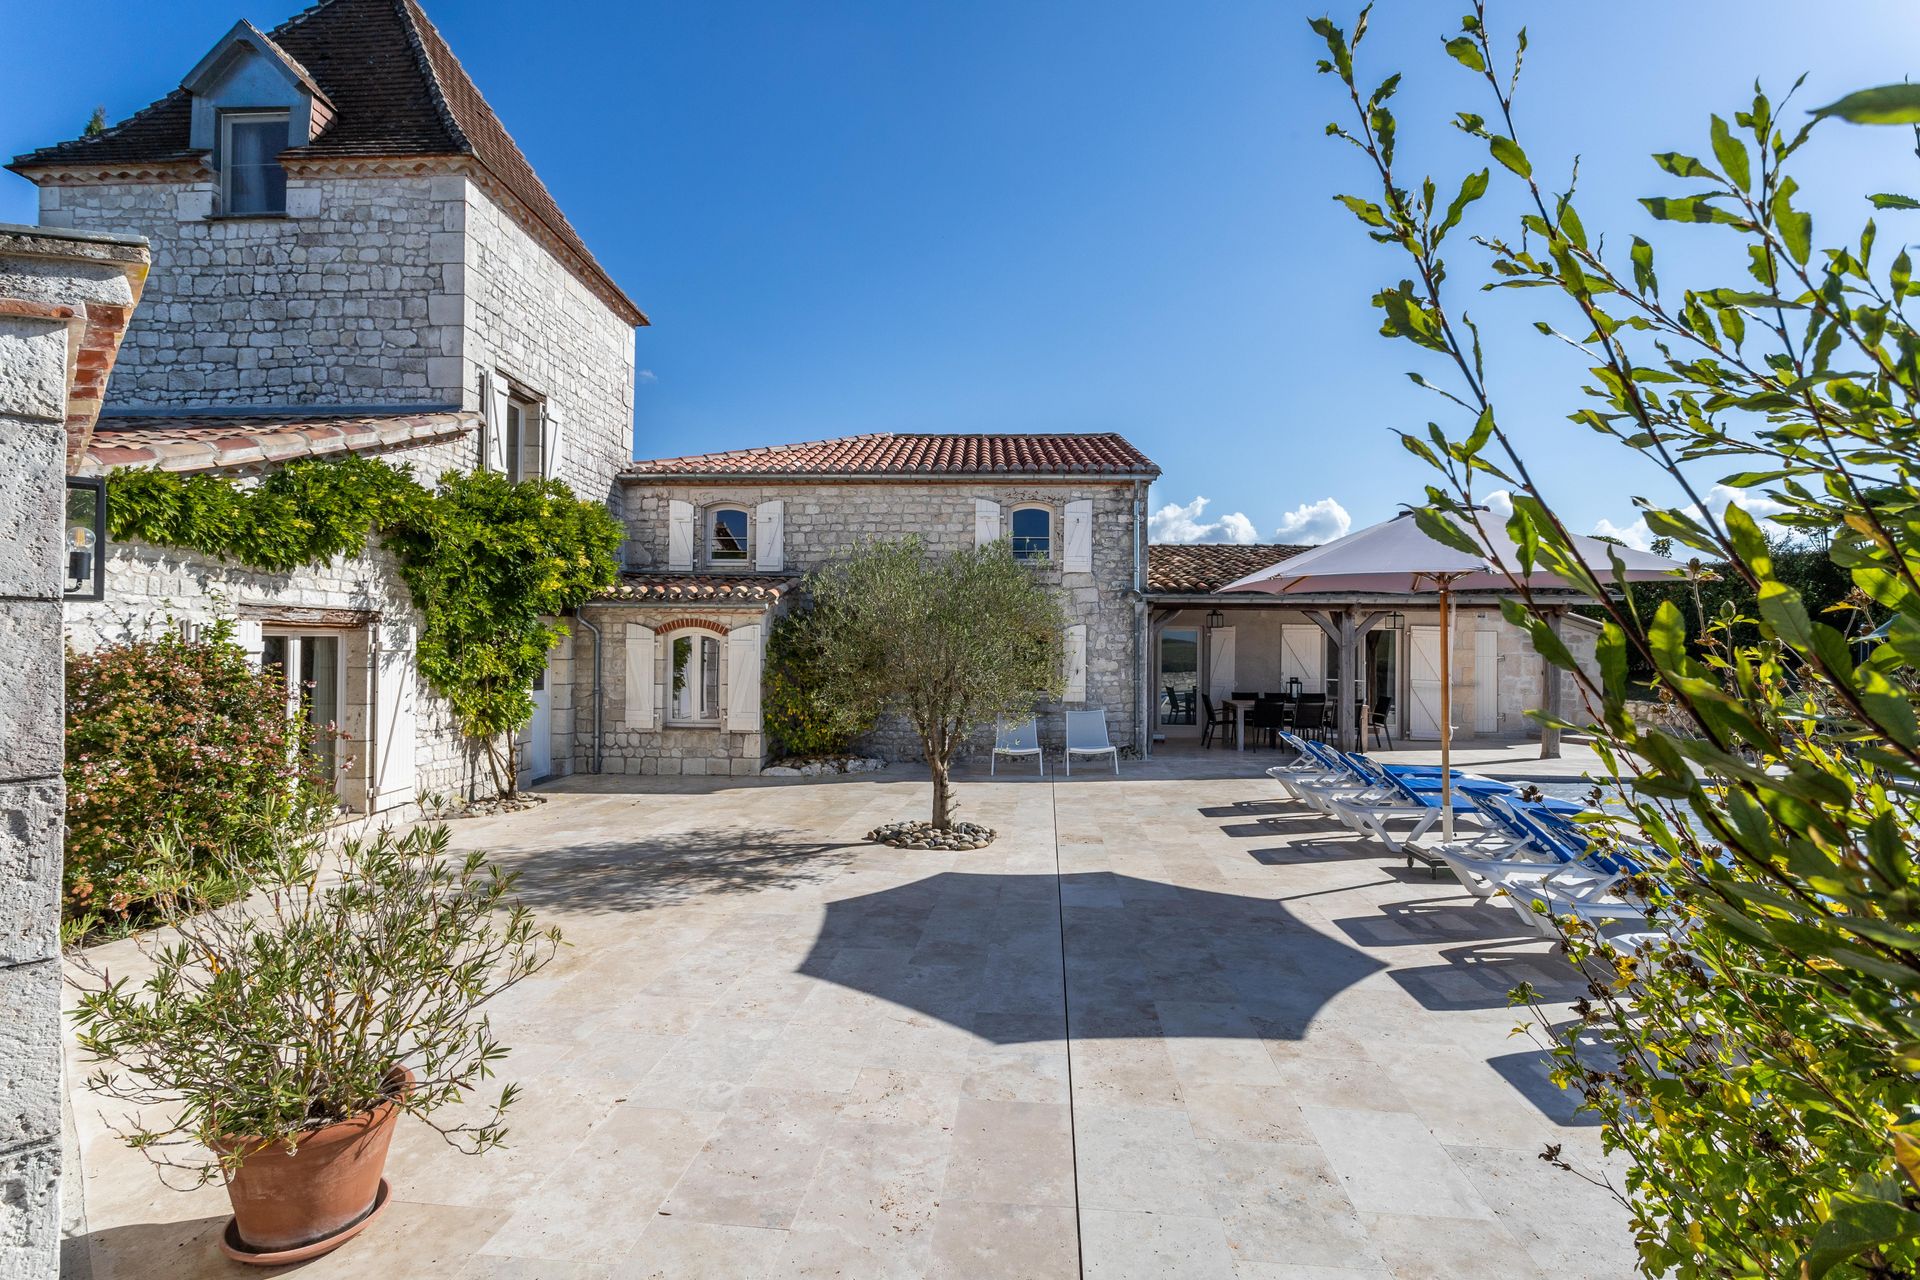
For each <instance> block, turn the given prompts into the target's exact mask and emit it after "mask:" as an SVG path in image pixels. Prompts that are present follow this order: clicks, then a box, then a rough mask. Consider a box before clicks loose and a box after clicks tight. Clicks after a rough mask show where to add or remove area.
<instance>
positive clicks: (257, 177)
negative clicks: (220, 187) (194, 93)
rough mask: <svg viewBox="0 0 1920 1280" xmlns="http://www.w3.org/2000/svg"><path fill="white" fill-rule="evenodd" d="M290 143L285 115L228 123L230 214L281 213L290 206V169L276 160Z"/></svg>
mask: <svg viewBox="0 0 1920 1280" xmlns="http://www.w3.org/2000/svg"><path fill="white" fill-rule="evenodd" d="M286 145H287V122H286V118H285V117H281V118H279V119H270V120H230V121H228V122H227V137H226V154H225V155H223V156H222V157H221V167H222V169H223V170H224V171H225V174H226V180H227V204H226V212H228V213H281V212H284V211H285V210H286V207H287V172H286V170H284V169H282V168H281V167H280V165H279V163H278V162H277V161H276V160H275V159H274V157H276V156H277V155H279V154H280V152H281V151H283V150H285V149H286Z"/></svg>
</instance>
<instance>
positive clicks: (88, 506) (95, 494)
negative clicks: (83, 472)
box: [64, 476, 107, 600]
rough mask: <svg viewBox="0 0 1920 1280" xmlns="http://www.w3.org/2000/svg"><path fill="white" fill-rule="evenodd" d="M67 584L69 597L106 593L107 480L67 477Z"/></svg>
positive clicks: (98, 596) (101, 596)
mask: <svg viewBox="0 0 1920 1280" xmlns="http://www.w3.org/2000/svg"><path fill="white" fill-rule="evenodd" d="M65 550H66V557H67V563H66V587H65V593H64V594H65V595H66V598H67V599H69V600H104V599H106V597H107V482H106V480H104V479H103V478H101V477H99V476H87V477H78V478H76V477H72V476H69V477H68V478H67V535H66V548H65Z"/></svg>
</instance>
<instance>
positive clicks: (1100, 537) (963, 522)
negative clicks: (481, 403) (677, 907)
mask: <svg viewBox="0 0 1920 1280" xmlns="http://www.w3.org/2000/svg"><path fill="white" fill-rule="evenodd" d="M1159 473H1160V472H1159V468H1158V467H1156V466H1154V465H1153V463H1152V462H1150V461H1148V460H1147V459H1146V458H1145V457H1144V456H1143V455H1142V454H1141V453H1140V452H1139V451H1138V450H1137V449H1135V448H1134V447H1133V446H1132V445H1131V444H1129V443H1128V442H1127V441H1126V440H1124V439H1122V438H1121V437H1119V436H1117V435H1112V434H1087V435H985V434H979V435H974V434H968V435H911V434H903V433H883V434H875V435H862V436H850V437H845V438H842V439H836V440H821V441H813V442H808V443H803V444H788V445H776V446H773V447H770V448H760V449H742V450H736V451H732V452H726V453H710V454H702V455H698V456H693V457H680V458H657V459H650V460H647V461H641V462H635V463H633V464H632V465H631V466H629V467H628V468H627V469H626V470H625V471H624V472H623V473H622V474H621V476H620V483H621V485H622V487H623V488H624V489H625V495H624V497H623V500H622V505H623V510H624V513H625V521H626V526H627V544H626V557H627V570H628V571H627V573H626V574H625V575H624V577H623V581H622V583H621V586H620V587H619V589H618V590H617V592H616V593H614V594H613V595H611V596H609V597H608V598H606V599H603V600H600V601H597V602H595V603H594V604H593V605H591V606H588V607H587V608H584V609H583V610H582V611H581V619H582V621H583V622H585V623H587V624H589V625H588V626H587V627H583V628H581V629H580V630H577V631H576V632H575V636H574V648H575V653H576V657H575V663H574V675H573V695H572V702H573V705H574V706H575V707H576V708H578V709H579V711H578V713H577V714H576V716H575V720H574V723H575V726H576V734H575V739H574V751H575V756H576V758H575V767H576V768H579V769H582V770H604V771H606V772H625V773H643V774H655V773H670V774H677V773H692V774H708V773H732V774H746V773H754V772H757V771H758V770H759V768H760V767H761V765H762V764H763V763H764V761H765V759H766V756H767V753H768V750H769V748H770V745H771V744H769V743H768V742H767V741H766V739H765V736H764V735H763V734H762V733H761V731H760V730H761V717H760V677H761V663H762V658H763V655H764V653H765V649H766V642H767V633H768V630H769V628H770V626H771V624H772V622H773V621H774V619H776V618H777V617H778V616H779V615H780V614H781V612H783V611H784V610H785V609H787V608H788V607H789V606H790V605H791V604H792V603H793V601H794V598H795V593H796V591H797V590H798V588H799V587H800V577H801V575H803V574H805V573H806V572H807V571H809V570H811V569H815V568H818V567H819V566H821V565H822V564H824V563H826V562H827V561H828V560H830V559H831V558H832V557H834V556H835V555H837V554H839V553H841V552H843V551H846V550H848V549H850V548H852V547H854V546H856V545H858V544H859V543H860V542H862V541H866V540H869V539H894V538H901V537H905V536H906V535H908V534H915V535H918V536H919V537H920V538H921V539H922V540H923V541H924V542H925V544H926V546H927V548H928V549H929V550H930V551H931V552H933V553H934V554H936V555H938V554H940V553H942V552H946V551H951V550H954V549H957V548H961V547H968V546H973V545H976V544H980V543H985V542H991V541H993V540H995V539H997V538H1000V537H1003V536H1005V537H1008V538H1010V539H1011V540H1012V543H1013V548H1014V554H1015V555H1016V556H1019V557H1021V558H1022V559H1023V560H1027V561H1029V562H1030V563H1031V565H1032V568H1033V572H1034V573H1035V574H1036V575H1037V576H1038V577H1039V578H1040V579H1041V580H1042V581H1044V582H1046V583H1047V584H1048V585H1050V586H1052V587H1054V588H1056V589H1057V590H1058V591H1059V592H1060V594H1061V598H1062V602H1063V604H1064V605H1065V607H1066V610H1067V614H1068V627H1067V632H1066V635H1065V636H1064V637H1063V642H1064V648H1065V653H1066V663H1067V669H1066V671H1065V673H1064V675H1065V680H1066V695H1065V697H1064V699H1063V702H1064V704H1065V705H1066V706H1069V707H1076V708H1077V707H1100V708H1104V709H1105V710H1106V712H1107V724H1108V729H1109V732H1110V734H1111V735H1112V738H1113V740H1114V741H1115V742H1116V743H1118V744H1120V745H1122V746H1136V745H1138V744H1139V727H1140V725H1141V724H1142V723H1143V717H1144V716H1145V714H1146V710H1147V709H1146V708H1145V707H1144V705H1143V704H1142V701H1141V698H1140V689H1141V685H1140V680H1139V678H1138V672H1139V670H1140V661H1141V648H1140V640H1141V636H1142V622H1143V618H1144V613H1143V609H1144V602H1143V598H1142V595H1141V587H1142V585H1143V581H1144V579H1143V574H1144V571H1145V563H1146V555H1147V544H1146V527H1147V526H1146V497H1147V487H1148V485H1150V484H1151V483H1152V481H1153V480H1154V478H1155V477H1156V476H1158V475H1159ZM595 633H597V634H598V636H599V643H600V645H601V646H602V648H601V650H600V651H598V652H597V654H596V652H595V651H593V650H592V649H591V647H590V646H591V644H592V642H593V636H594V634H595ZM582 646H588V647H587V648H583V647H582ZM595 662H597V664H598V666H597V669H598V672H599V675H598V679H597V681H596V679H595V676H594V670H595V667H594V663H595ZM1059 711H1060V708H1059V707H1046V708H1042V709H1041V725H1042V734H1043V737H1044V738H1045V740H1046V741H1047V742H1049V743H1050V744H1051V745H1053V746H1055V747H1057V746H1058V745H1059V742H1060V738H1061V735H1062V725H1063V720H1062V718H1061V716H1060V714H1059ZM596 724H597V725H598V726H599V727H598V730H597V731H596V729H595V725H596ZM990 736H991V731H990V730H984V731H983V733H982V737H981V740H980V742H979V743H977V744H976V745H977V746H982V745H990ZM862 749H863V750H865V751H869V752H871V753H873V754H876V755H879V756H881V757H882V758H885V759H891V760H905V759H912V758H915V757H916V756H917V755H918V754H919V747H918V744H917V740H916V739H914V737H913V735H912V733H911V731H910V730H908V728H907V727H906V726H905V725H904V723H899V722H892V721H883V722H882V724H881V725H880V726H879V727H878V728H877V729H876V730H875V732H874V733H873V735H871V737H870V738H869V739H868V740H867V741H866V742H865V743H863V744H862Z"/></svg>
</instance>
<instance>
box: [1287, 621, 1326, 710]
mask: <svg viewBox="0 0 1920 1280" xmlns="http://www.w3.org/2000/svg"><path fill="white" fill-rule="evenodd" d="M1289 677H1293V678H1297V679H1298V680H1299V681H1300V692H1302V693H1325V692H1326V691H1327V633H1326V632H1324V631H1322V630H1321V629H1320V628H1319V627H1316V626H1314V625H1313V624H1312V623H1305V624H1299V625H1292V624H1289V625H1284V626H1282V627H1281V628H1280V679H1281V680H1282V681H1285V680H1287V679H1288V678H1289Z"/></svg>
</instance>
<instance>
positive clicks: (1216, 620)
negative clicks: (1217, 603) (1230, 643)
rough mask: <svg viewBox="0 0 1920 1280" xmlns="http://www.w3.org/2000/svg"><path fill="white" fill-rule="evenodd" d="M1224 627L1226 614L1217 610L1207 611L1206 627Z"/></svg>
mask: <svg viewBox="0 0 1920 1280" xmlns="http://www.w3.org/2000/svg"><path fill="white" fill-rule="evenodd" d="M1226 625H1227V615H1226V614H1224V613H1222V612H1220V611H1219V610H1218V609H1209V610H1207V626H1208V627H1209V628H1218V627H1224V626H1226Z"/></svg>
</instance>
